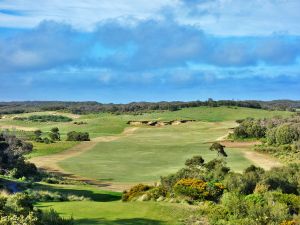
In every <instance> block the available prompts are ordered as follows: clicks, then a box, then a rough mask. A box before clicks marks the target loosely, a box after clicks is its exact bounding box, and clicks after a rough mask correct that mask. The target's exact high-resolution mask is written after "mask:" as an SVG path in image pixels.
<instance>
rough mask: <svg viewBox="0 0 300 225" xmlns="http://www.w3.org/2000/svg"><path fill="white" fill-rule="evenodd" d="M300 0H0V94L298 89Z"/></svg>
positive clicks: (104, 97)
mask: <svg viewBox="0 0 300 225" xmlns="http://www.w3.org/2000/svg"><path fill="white" fill-rule="evenodd" d="M299 11H300V1H299V0H251V1H245V0H151V1H149V0H64V1H61V0H43V1H40V0H26V1H25V0H0V79H1V80H0V101H11V100H76V101H82V100H96V101H100V102H116V103H117V102H131V101H160V100H169V101H170V100H197V99H199V100H203V99H207V98H209V97H212V98H214V99H263V100H269V99H300V23H299V21H300V13H299Z"/></svg>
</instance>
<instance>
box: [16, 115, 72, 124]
mask: <svg viewBox="0 0 300 225" xmlns="http://www.w3.org/2000/svg"><path fill="white" fill-rule="evenodd" d="M14 120H21V121H32V122H39V123H44V122H71V121H72V120H73V119H72V118H69V117H67V116H62V115H32V116H29V117H14Z"/></svg>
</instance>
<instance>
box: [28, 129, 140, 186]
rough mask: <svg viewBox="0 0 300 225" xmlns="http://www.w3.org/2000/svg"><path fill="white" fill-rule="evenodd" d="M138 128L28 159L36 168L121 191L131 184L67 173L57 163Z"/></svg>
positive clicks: (130, 133) (131, 132)
mask: <svg viewBox="0 0 300 225" xmlns="http://www.w3.org/2000/svg"><path fill="white" fill-rule="evenodd" d="M137 129H138V128H137V127H129V128H126V129H125V130H124V131H123V133H122V134H120V135H116V136H104V137H97V138H93V139H92V140H91V141H87V142H81V143H80V144H78V145H75V146H74V147H72V148H70V149H68V150H66V151H63V152H61V153H58V154H54V155H48V156H40V157H35V158H32V159H29V161H30V162H32V163H34V164H35V165H36V166H37V167H38V168H40V169H43V170H47V171H48V172H51V173H56V174H59V175H62V176H65V177H68V178H70V179H74V180H78V181H83V182H86V183H88V184H92V185H95V186H98V187H101V189H105V190H113V191H123V190H126V189H128V188H130V187H131V186H132V184H123V183H122V184H118V183H111V182H104V181H97V180H94V179H90V178H86V177H82V176H79V175H76V174H72V173H69V172H67V171H65V170H64V169H63V168H61V167H60V166H59V165H58V163H59V162H60V161H63V160H65V159H68V158H72V157H75V156H78V155H80V154H82V153H84V152H87V151H89V150H91V149H92V148H93V147H95V146H96V145H97V144H98V143H101V142H110V141H115V140H118V139H119V138H123V137H126V136H129V135H132V134H133V133H134V132H135V131H136V130H137Z"/></svg>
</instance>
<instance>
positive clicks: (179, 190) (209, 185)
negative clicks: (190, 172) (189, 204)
mask: <svg viewBox="0 0 300 225" xmlns="http://www.w3.org/2000/svg"><path fill="white" fill-rule="evenodd" d="M224 189H225V187H224V186H223V185H222V184H221V183H217V182H216V183H215V182H205V181H203V180H199V179H195V178H185V179H181V180H179V181H178V182H177V183H176V184H175V186H174V192H175V193H176V194H177V195H182V196H186V197H189V198H192V199H193V200H213V201H216V200H217V199H218V198H219V197H220V196H221V195H222V193H223V190H224Z"/></svg>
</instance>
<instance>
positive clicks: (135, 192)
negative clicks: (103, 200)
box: [122, 184, 152, 202]
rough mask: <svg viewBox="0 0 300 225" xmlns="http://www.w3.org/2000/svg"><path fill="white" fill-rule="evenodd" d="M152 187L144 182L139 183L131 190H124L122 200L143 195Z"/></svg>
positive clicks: (125, 200)
mask: <svg viewBox="0 0 300 225" xmlns="http://www.w3.org/2000/svg"><path fill="white" fill-rule="evenodd" d="M151 188H152V187H150V186H148V185H144V184H138V185H135V186H133V187H132V188H131V189H130V190H129V191H124V192H123V195H122V201H124V202H127V201H131V200H133V199H134V198H136V197H138V196H141V195H142V194H144V193H145V192H146V191H149V190H150V189H151Z"/></svg>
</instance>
